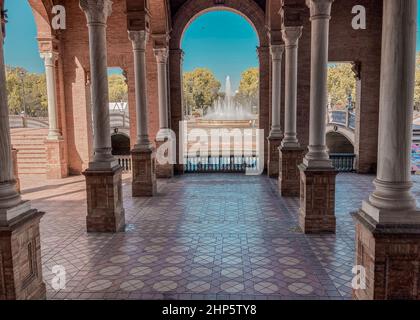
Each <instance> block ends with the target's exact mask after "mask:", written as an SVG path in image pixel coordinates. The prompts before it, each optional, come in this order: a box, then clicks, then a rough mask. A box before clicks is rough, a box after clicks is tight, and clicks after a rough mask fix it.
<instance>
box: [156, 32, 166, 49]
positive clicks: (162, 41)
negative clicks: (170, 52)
mask: <svg viewBox="0 0 420 320" xmlns="http://www.w3.org/2000/svg"><path fill="white" fill-rule="evenodd" d="M152 39H153V48H155V49H164V48H168V46H169V40H170V36H169V34H167V33H161V34H156V33H155V34H152Z"/></svg>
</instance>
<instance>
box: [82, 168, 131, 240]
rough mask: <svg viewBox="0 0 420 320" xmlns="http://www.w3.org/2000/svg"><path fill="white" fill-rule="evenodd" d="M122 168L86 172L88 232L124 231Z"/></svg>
mask: <svg viewBox="0 0 420 320" xmlns="http://www.w3.org/2000/svg"><path fill="white" fill-rule="evenodd" d="M122 171H123V170H122V168H121V167H119V166H117V167H116V168H115V169H112V170H109V171H93V170H92V171H90V170H89V169H88V170H86V171H85V172H84V173H83V174H84V175H85V177H86V192H87V217H86V225H87V231H88V232H121V231H124V229H125V213H124V208H123V195H122Z"/></svg>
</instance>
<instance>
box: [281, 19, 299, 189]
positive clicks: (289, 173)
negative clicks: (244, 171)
mask: <svg viewBox="0 0 420 320" xmlns="http://www.w3.org/2000/svg"><path fill="white" fill-rule="evenodd" d="M302 29H303V27H302V26H294V27H286V26H284V27H283V30H282V35H283V41H284V43H285V48H286V67H285V69H286V70H285V71H286V84H285V88H286V93H285V113H284V118H285V119H284V138H283V141H282V143H281V147H280V149H279V150H280V169H279V170H280V174H279V191H280V194H281V195H282V196H285V197H298V196H299V193H300V171H299V168H298V166H299V165H300V164H301V163H302V160H303V149H302V148H301V146H300V143H299V140H298V139H297V129H296V127H297V125H296V116H297V74H298V73H297V72H298V43H299V39H300V37H301V35H302Z"/></svg>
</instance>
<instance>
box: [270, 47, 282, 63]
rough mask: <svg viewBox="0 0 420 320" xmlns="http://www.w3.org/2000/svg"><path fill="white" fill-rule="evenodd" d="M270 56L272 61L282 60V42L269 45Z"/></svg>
mask: <svg viewBox="0 0 420 320" xmlns="http://www.w3.org/2000/svg"><path fill="white" fill-rule="evenodd" d="M270 52H271V57H272V59H273V61H276V60H282V57H283V52H284V45H283V44H275V45H271V46H270Z"/></svg>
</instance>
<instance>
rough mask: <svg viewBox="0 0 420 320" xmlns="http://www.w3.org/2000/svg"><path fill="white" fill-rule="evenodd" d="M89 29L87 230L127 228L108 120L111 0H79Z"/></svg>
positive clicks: (121, 229) (120, 172)
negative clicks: (90, 133)
mask: <svg viewBox="0 0 420 320" xmlns="http://www.w3.org/2000/svg"><path fill="white" fill-rule="evenodd" d="M80 7H81V9H82V10H83V11H84V12H85V14H86V18H87V22H88V30H89V53H90V73H91V88H92V90H91V91H92V97H91V98H92V113H93V126H94V151H95V155H94V158H93V161H92V162H90V163H89V168H88V169H87V170H86V171H85V172H84V175H85V177H86V191H87V211H88V213H87V218H86V223H87V230H88V232H118V231H123V230H124V228H125V216H124V208H123V205H122V199H123V197H122V179H121V176H122V168H121V167H120V166H119V165H118V161H117V160H116V159H115V158H114V157H113V156H112V154H111V134H110V132H111V129H110V121H109V98H108V70H107V45H106V22H107V19H108V17H109V16H110V15H111V11H112V1H110V0H101V1H96V0H80Z"/></svg>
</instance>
